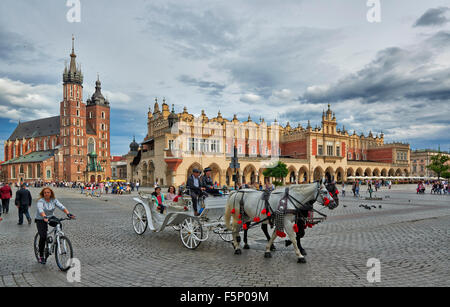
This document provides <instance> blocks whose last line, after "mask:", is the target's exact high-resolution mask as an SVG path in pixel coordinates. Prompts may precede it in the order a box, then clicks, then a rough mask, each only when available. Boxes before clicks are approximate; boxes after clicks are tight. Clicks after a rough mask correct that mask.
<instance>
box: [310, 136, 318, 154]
mask: <svg viewBox="0 0 450 307" xmlns="http://www.w3.org/2000/svg"><path fill="white" fill-rule="evenodd" d="M311 146H312V150H311V152H312V155H313V156H317V140H316V139H312V145H311Z"/></svg>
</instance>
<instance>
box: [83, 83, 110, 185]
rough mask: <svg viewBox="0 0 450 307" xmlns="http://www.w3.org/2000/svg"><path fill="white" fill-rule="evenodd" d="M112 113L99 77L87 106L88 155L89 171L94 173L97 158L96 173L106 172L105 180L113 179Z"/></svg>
mask: <svg viewBox="0 0 450 307" xmlns="http://www.w3.org/2000/svg"><path fill="white" fill-rule="evenodd" d="M110 111H111V110H110V104H109V101H108V100H107V99H106V98H105V97H104V96H103V94H102V83H101V82H100V77H99V76H97V81H96V82H95V93H94V94H93V95H92V97H91V98H90V99H88V100H87V106H86V115H87V118H86V120H87V126H88V131H87V134H88V140H87V144H88V147H87V149H88V153H87V154H88V156H89V160H91V161H90V162H89V170H88V171H89V172H92V171H93V166H92V165H93V162H92V161H93V160H94V158H95V160H96V165H97V169H96V171H97V172H99V171H101V172H104V174H105V175H104V176H105V178H107V177H111V154H110V152H111V151H110V148H111V146H110ZM96 176H98V174H97V175H96ZM97 180H98V178H97ZM98 181H100V180H98Z"/></svg>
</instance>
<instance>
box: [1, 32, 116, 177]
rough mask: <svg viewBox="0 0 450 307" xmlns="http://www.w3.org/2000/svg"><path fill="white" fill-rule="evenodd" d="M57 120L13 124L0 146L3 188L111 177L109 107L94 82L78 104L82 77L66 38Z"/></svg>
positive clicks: (98, 82) (44, 119)
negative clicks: (1, 149)
mask: <svg viewBox="0 0 450 307" xmlns="http://www.w3.org/2000/svg"><path fill="white" fill-rule="evenodd" d="M59 109H60V114H59V115H58V116H53V117H50V118H43V119H38V120H34V121H29V122H21V123H19V124H18V126H17V127H16V129H15V130H14V132H13V133H12V135H11V136H10V137H9V139H8V140H7V141H6V142H5V144H4V150H5V156H4V157H5V162H4V163H3V164H2V171H3V174H4V176H5V177H6V178H5V181H8V182H34V181H43V182H54V181H68V182H96V181H101V180H105V179H109V178H110V177H111V161H110V159H111V158H110V157H111V155H110V104H109V102H108V101H107V100H106V99H105V97H104V96H103V95H102V92H101V82H100V80H99V79H97V82H96V86H95V93H94V94H93V95H92V97H91V98H90V99H88V100H87V102H86V103H84V102H83V73H82V72H81V69H80V67H79V66H77V64H76V55H75V51H74V46H73V38H72V53H71V54H70V64H69V65H68V66H66V67H65V69H64V73H63V100H62V101H61V102H60V108H59Z"/></svg>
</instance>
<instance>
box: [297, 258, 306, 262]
mask: <svg viewBox="0 0 450 307" xmlns="http://www.w3.org/2000/svg"><path fill="white" fill-rule="evenodd" d="M297 263H306V259H305V258H298V260H297Z"/></svg>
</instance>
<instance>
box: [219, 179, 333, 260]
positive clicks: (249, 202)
mask: <svg viewBox="0 0 450 307" xmlns="http://www.w3.org/2000/svg"><path fill="white" fill-rule="evenodd" d="M286 192H288V193H287V194H286ZM287 195H289V196H287ZM332 196H333V195H332V194H330V193H329V192H328V190H327V188H326V187H325V185H324V180H322V181H320V182H319V181H318V182H315V183H312V184H304V185H292V186H290V187H289V188H287V189H284V188H283V189H277V190H275V191H273V192H272V194H271V195H270V199H269V204H270V209H269V212H267V210H265V205H264V201H262V200H261V198H262V192H261V191H255V190H251V189H243V190H239V191H233V192H232V193H231V194H230V196H229V198H228V201H227V205H226V207H225V223H226V226H227V228H228V230H231V231H232V233H233V246H234V250H235V252H234V253H235V254H237V255H240V254H241V253H242V252H241V249H240V244H239V243H238V241H237V236H238V233H239V231H240V229H241V227H242V226H243V225H244V224H245V223H246V222H248V221H252V222H259V221H263V220H264V219H266V218H267V217H269V216H273V215H274V213H275V212H276V211H277V210H278V207H279V205H280V204H282V205H284V207H285V209H287V210H286V212H285V215H284V219H283V225H284V231H285V232H286V233H287V235H288V236H289V239H290V240H291V242H292V244H293V246H294V250H295V253H296V254H297V257H298V262H299V263H305V262H306V260H305V257H304V256H303V255H302V254H301V252H300V250H299V248H298V246H297V242H296V232H298V226H297V225H296V224H295V223H296V217H297V213H298V211H299V210H305V206H307V205H309V206H310V208H311V209H312V204H313V203H315V202H316V201H317V202H319V203H320V204H321V205H323V206H327V207H328V208H329V209H331V210H332V209H334V208H335V207H336V206H337V205H336V203H335V201H334V200H333V197H332ZM280 201H281V202H282V203H280ZM241 203H243V208H244V212H240V210H241V209H240V208H241ZM243 216H244V217H245V218H246V220H245V221H244V220H242V217H243ZM231 217H233V223H232V225H231V223H230V222H231ZM264 223H268V220H266V221H264ZM244 229H245V228H244ZM277 236H280V237H285V236H286V234H285V233H284V232H282V231H280V230H277V229H275V230H274V232H273V234H272V237H271V239H270V241H269V242H268V244H267V246H266V252H265V254H264V257H266V258H271V257H272V255H271V252H270V247H271V246H272V244H273V242H274V241H275V239H276V237H277Z"/></svg>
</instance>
